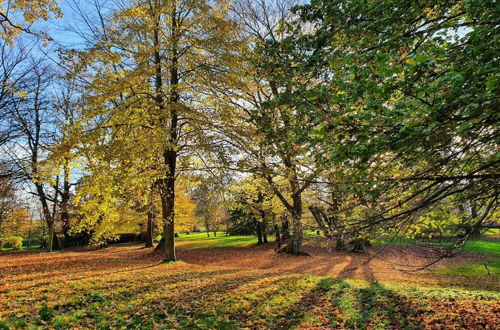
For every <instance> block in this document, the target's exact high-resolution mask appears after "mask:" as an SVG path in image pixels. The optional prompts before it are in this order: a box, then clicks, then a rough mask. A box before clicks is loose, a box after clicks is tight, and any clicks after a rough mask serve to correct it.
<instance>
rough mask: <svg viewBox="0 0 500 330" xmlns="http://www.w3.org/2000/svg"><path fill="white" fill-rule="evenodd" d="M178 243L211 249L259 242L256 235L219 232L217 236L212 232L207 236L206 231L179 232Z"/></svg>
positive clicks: (184, 246) (180, 245) (183, 245)
mask: <svg viewBox="0 0 500 330" xmlns="http://www.w3.org/2000/svg"><path fill="white" fill-rule="evenodd" d="M176 243H177V246H179V247H182V248H183V249H206V248H208V249H210V248H225V247H238V246H246V245H251V244H257V238H256V237H255V236H226V235H225V234H224V233H218V234H217V236H213V234H211V236H210V237H207V234H206V233H194V234H179V237H178V238H177V239H176Z"/></svg>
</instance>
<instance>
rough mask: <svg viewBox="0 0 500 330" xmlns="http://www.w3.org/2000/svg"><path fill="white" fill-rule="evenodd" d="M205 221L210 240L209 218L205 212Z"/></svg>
mask: <svg viewBox="0 0 500 330" xmlns="http://www.w3.org/2000/svg"><path fill="white" fill-rule="evenodd" d="M203 219H204V220H205V230H206V231H207V237H209V238H210V228H208V216H207V213H206V210H205V214H204V215H203Z"/></svg>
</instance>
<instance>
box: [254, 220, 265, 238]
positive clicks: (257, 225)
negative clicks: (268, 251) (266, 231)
mask: <svg viewBox="0 0 500 330" xmlns="http://www.w3.org/2000/svg"><path fill="white" fill-rule="evenodd" d="M254 222H255V232H256V234H257V244H262V243H264V241H263V240H262V226H261V222H260V221H258V220H257V219H254Z"/></svg>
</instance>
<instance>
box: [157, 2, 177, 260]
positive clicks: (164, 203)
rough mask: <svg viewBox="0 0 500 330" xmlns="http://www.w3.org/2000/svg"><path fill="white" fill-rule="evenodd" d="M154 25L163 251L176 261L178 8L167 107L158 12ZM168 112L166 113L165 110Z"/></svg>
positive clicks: (172, 25) (174, 10)
mask: <svg viewBox="0 0 500 330" xmlns="http://www.w3.org/2000/svg"><path fill="white" fill-rule="evenodd" d="M159 7H160V2H159V1H156V2H155V9H157V10H159ZM155 15H156V17H155V26H154V31H153V39H154V40H153V43H154V49H155V50H154V52H153V57H154V68H155V89H156V95H155V101H156V104H157V106H158V110H159V112H160V115H161V116H162V118H164V125H165V127H166V128H167V136H166V141H165V143H166V144H165V147H164V150H163V161H164V165H165V167H166V173H165V177H164V178H163V179H161V180H160V197H161V209H162V223H163V238H162V239H163V240H164V242H165V243H164V246H163V252H164V255H165V259H164V261H165V262H169V261H175V245H174V244H175V238H174V234H175V233H174V199H175V174H176V165H177V149H176V146H177V143H178V141H177V137H178V132H177V131H178V129H179V127H178V120H179V116H178V113H177V105H178V103H179V94H178V90H177V89H178V85H179V74H178V60H179V55H178V25H177V7H176V6H175V3H174V5H173V6H172V11H171V13H170V16H171V17H170V28H171V29H170V30H171V35H170V38H171V40H170V42H171V51H170V52H171V54H170V55H171V56H170V63H169V66H168V69H169V73H170V75H169V76H170V81H169V89H170V90H169V97H168V100H167V104H168V107H167V106H165V98H164V95H165V93H164V86H163V72H162V64H163V63H162V55H161V54H160V30H161V27H160V24H161V15H160V14H159V11H158V12H157V13H156V12H155ZM166 112H168V113H166Z"/></svg>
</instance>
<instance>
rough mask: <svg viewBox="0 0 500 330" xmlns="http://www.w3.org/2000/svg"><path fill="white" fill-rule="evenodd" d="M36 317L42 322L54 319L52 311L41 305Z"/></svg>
mask: <svg viewBox="0 0 500 330" xmlns="http://www.w3.org/2000/svg"><path fill="white" fill-rule="evenodd" d="M38 317H39V318H40V320H42V321H50V320H51V319H52V318H53V317H54V309H53V308H52V307H49V306H47V305H42V307H41V308H40V309H39V310H38Z"/></svg>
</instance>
